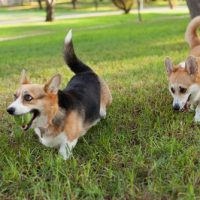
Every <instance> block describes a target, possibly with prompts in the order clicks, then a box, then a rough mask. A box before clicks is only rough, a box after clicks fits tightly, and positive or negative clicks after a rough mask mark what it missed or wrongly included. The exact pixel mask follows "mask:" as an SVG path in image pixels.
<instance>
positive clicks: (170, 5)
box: [168, 0, 174, 9]
mask: <svg viewBox="0 0 200 200" xmlns="http://www.w3.org/2000/svg"><path fill="white" fill-rule="evenodd" d="M168 3H169V7H170V8H171V9H173V8H174V4H173V2H172V0H168Z"/></svg>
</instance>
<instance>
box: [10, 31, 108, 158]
mask: <svg viewBox="0 0 200 200" xmlns="http://www.w3.org/2000/svg"><path fill="white" fill-rule="evenodd" d="M64 59H65V62H66V64H67V65H68V66H69V68H70V69H71V70H72V71H73V72H74V73H75V75H74V76H73V77H72V78H71V80H70V81H69V82H68V84H67V86H66V88H64V89H63V90H59V85H60V83H61V75H59V74H57V75H55V76H53V77H52V78H51V79H50V80H49V81H48V82H47V83H45V84H43V85H42V84H41V85H40V84H33V83H31V82H30V80H29V79H28V78H27V75H26V73H25V71H22V74H21V86H20V87H19V89H17V91H16V92H15V94H14V98H15V100H14V102H13V103H11V104H10V105H9V106H8V108H7V112H8V113H9V114H11V115H23V114H26V113H32V119H31V120H30V121H29V123H28V124H26V125H25V126H23V127H22V128H23V129H24V130H25V131H26V130H28V129H29V128H33V129H34V130H35V133H36V134H37V135H38V137H39V141H40V142H41V143H42V144H43V145H45V146H47V147H52V148H58V149H59V153H60V154H61V155H62V157H63V158H64V159H65V160H66V159H68V158H69V157H70V155H71V154H72V149H73V148H74V147H75V145H76V143H77V141H78V139H79V138H80V137H81V136H83V135H85V133H86V132H87V130H88V129H89V128H90V127H92V126H94V125H95V124H96V123H97V122H98V121H99V120H100V119H101V118H105V117H106V110H107V107H108V106H110V105H111V102H112V96H111V93H110V90H109V88H108V86H107V84H106V83H105V81H104V80H102V79H101V78H100V77H98V76H97V74H96V73H95V72H94V71H93V70H92V69H91V68H90V67H89V66H87V65H86V64H84V63H83V62H82V61H80V60H79V59H78V58H77V56H76V54H75V52H74V48H73V43H72V31H71V30H70V31H69V33H68V34H67V36H66V37H65V41H64Z"/></svg>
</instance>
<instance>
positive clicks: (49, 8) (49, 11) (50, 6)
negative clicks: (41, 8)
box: [45, 0, 55, 22]
mask: <svg viewBox="0 0 200 200" xmlns="http://www.w3.org/2000/svg"><path fill="white" fill-rule="evenodd" d="M45 1H46V21H47V22H51V21H53V20H54V6H55V0H45Z"/></svg>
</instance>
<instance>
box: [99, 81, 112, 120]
mask: <svg viewBox="0 0 200 200" xmlns="http://www.w3.org/2000/svg"><path fill="white" fill-rule="evenodd" d="M99 81H100V85H101V100H100V113H99V114H100V117H101V118H105V117H106V108H107V107H108V106H109V105H110V104H111V103H112V95H111V93H110V90H109V88H108V85H107V84H106V82H105V81H104V80H103V79H101V78H99Z"/></svg>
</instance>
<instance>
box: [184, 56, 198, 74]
mask: <svg viewBox="0 0 200 200" xmlns="http://www.w3.org/2000/svg"><path fill="white" fill-rule="evenodd" d="M185 69H186V71H187V72H188V74H189V75H196V74H197V72H198V63H197V60H196V58H195V57H194V56H189V57H188V58H187V60H186V61H185Z"/></svg>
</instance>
